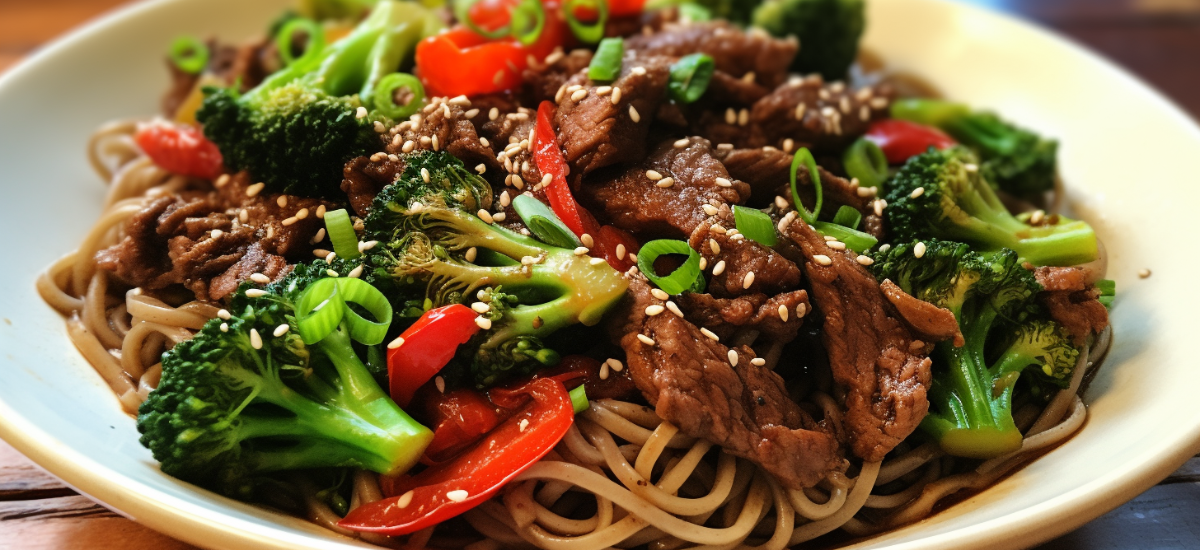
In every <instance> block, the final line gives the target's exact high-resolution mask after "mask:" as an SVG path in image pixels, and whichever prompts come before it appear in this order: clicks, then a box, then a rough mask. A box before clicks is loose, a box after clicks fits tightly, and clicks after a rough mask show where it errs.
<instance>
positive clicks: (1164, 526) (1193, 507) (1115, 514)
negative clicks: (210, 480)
mask: <svg viewBox="0 0 1200 550" xmlns="http://www.w3.org/2000/svg"><path fill="white" fill-rule="evenodd" d="M974 1H975V2H976V3H979V4H984V5H987V6H990V7H992V8H993V9H997V10H1001V11H1007V12H1011V13H1015V14H1019V15H1021V16H1023V17H1026V18H1029V19H1032V20H1034V21H1037V22H1039V23H1041V24H1042V25H1045V26H1047V27H1050V28H1053V29H1056V30H1058V31H1060V32H1062V33H1064V34H1066V35H1067V36H1070V37H1072V38H1074V39H1075V40H1077V41H1079V42H1081V43H1083V44H1086V45H1088V46H1090V47H1091V48H1093V49H1095V50H1097V51H1099V52H1101V53H1103V54H1104V55H1106V56H1108V57H1109V58H1111V59H1113V60H1115V61H1116V62H1118V63H1120V64H1121V65H1123V66H1125V67H1127V68H1129V69H1130V70H1132V71H1133V72H1134V73H1136V74H1138V75H1140V76H1141V77H1142V78H1144V79H1146V80H1147V81H1149V82H1150V83H1152V84H1153V85H1154V86H1156V87H1157V88H1159V89H1160V90H1162V91H1163V92H1165V93H1166V94H1167V95H1168V96H1170V97H1171V98H1172V99H1174V100H1175V101H1176V102H1177V103H1178V104H1180V105H1181V106H1182V107H1183V108H1184V109H1185V110H1187V111H1188V112H1189V113H1191V114H1192V116H1193V117H1198V118H1200V63H1198V62H1197V58H1198V57H1200V0H974ZM123 3H124V1H123V0H0V72H2V71H3V70H4V69H6V68H7V67H8V66H10V65H12V64H13V63H16V62H17V61H19V60H20V59H21V58H22V57H24V56H26V55H28V54H29V53H30V52H31V51H33V50H35V49H36V48H37V47H38V45H40V44H42V43H44V42H46V41H47V40H50V39H52V38H54V37H55V36H58V35H59V34H62V33H63V32H65V31H67V30H68V29H70V28H72V27H74V26H76V25H78V24H80V23H82V22H84V21H86V20H87V19H90V18H92V17H94V16H96V15H97V14H100V13H102V12H104V11H106V10H108V9H111V8H113V7H114V6H117V5H119V4H123ZM10 548H11V549H18V548H19V549H25V550H63V549H68V548H87V549H89V550H141V549H146V550H150V549H154V550H184V549H191V548H193V547H191V546H189V545H187V544H183V543H181V542H178V541H175V540H173V539H171V538H169V537H166V536H164V535H161V534H158V533H155V532H154V531H151V530H149V529H147V528H145V527H142V526H140V525H138V524H136V523H133V522H131V521H129V520H127V519H124V518H122V517H120V516H118V515H116V514H113V513H112V512H109V511H108V510H106V509H104V508H103V507H101V506H98V505H96V504H94V503H92V502H91V501H90V500H88V499H87V498H85V497H82V496H79V495H78V494H76V493H75V492H74V491H72V490H70V489H69V488H67V487H66V486H64V485H63V484H62V482H60V481H58V480H57V479H55V478H54V477H53V476H51V475H49V474H47V473H45V472H43V471H41V470H40V469H38V468H37V467H36V466H34V465H33V464H32V463H31V462H29V461H28V460H27V459H25V457H23V456H21V455H20V453H18V452H17V451H15V450H14V449H12V448H11V447H9V446H8V445H7V444H5V443H4V442H3V441H0V550H3V549H10ZM1126 548H1139V549H1146V550H1160V549H1161V550H1168V549H1170V550H1174V549H1189V548H1200V459H1193V460H1192V461H1190V462H1189V463H1188V464H1187V465H1185V466H1184V467H1183V468H1181V469H1180V470H1179V471H1177V472H1176V473H1175V474H1173V475H1172V476H1171V477H1169V478H1167V479H1166V480H1164V481H1163V482H1162V483H1160V484H1159V485H1157V486H1155V487H1153V488H1151V489H1150V490H1149V491H1146V492H1145V493H1143V494H1142V495H1141V496H1139V497H1138V498H1136V499H1134V500H1133V501H1131V502H1129V503H1127V504H1125V505H1124V506H1122V507H1120V508H1118V509H1116V510H1114V511H1112V512H1110V513H1108V514H1106V515H1104V516H1103V517H1101V518H1099V519H1097V520H1095V521H1093V522H1091V523H1089V524H1087V525H1085V526H1084V527H1082V528H1080V529H1079V530H1077V531H1075V532H1073V533H1070V534H1068V535H1065V536H1063V537H1061V538H1059V539H1057V540H1055V541H1052V542H1050V543H1047V544H1045V545H1043V546H1041V547H1039V550H1079V549H1091V550H1118V549H1126Z"/></svg>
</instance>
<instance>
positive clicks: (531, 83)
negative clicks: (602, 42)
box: [521, 49, 592, 105]
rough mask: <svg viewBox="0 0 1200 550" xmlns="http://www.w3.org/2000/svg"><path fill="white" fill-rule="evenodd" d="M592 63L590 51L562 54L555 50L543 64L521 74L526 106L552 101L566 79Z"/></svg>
mask: <svg viewBox="0 0 1200 550" xmlns="http://www.w3.org/2000/svg"><path fill="white" fill-rule="evenodd" d="M591 62H592V52H591V50H584V49H578V50H571V53H567V54H564V53H563V52H562V50H555V51H554V52H553V53H551V54H550V55H549V56H547V57H546V59H545V63H541V64H538V65H531V66H530V67H529V68H528V69H525V72H523V73H521V77H522V79H523V80H524V81H525V97H526V99H527V102H526V104H527V105H537V104H539V103H541V102H543V101H554V96H555V94H557V93H558V90H559V89H560V88H562V87H563V86H564V85H565V84H566V83H567V79H569V78H571V77H572V76H575V75H576V74H579V71H582V70H584V69H586V68H587V67H588V65H589V64H591Z"/></svg>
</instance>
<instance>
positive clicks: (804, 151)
mask: <svg viewBox="0 0 1200 550" xmlns="http://www.w3.org/2000/svg"><path fill="white" fill-rule="evenodd" d="M801 164H804V166H805V167H806V168H808V177H809V179H810V180H812V184H813V188H814V190H815V191H816V196H817V201H816V204H814V205H813V209H812V211H811V212H810V211H809V210H808V209H807V208H805V207H804V203H802V202H800V189H798V188H797V187H796V170H798V169H799V168H800V165H801ZM789 176H790V177H791V183H792V201H793V202H795V203H796V211H797V212H798V213H799V214H800V219H802V220H804V221H805V222H807V223H808V224H809V225H812V224H813V223H814V222H816V221H817V213H819V212H821V174H820V173H818V172H817V161H816V159H814V158H813V156H812V151H809V150H808V147H801V148H800V150H798V151H796V156H794V157H792V167H791V170H790V171H789Z"/></svg>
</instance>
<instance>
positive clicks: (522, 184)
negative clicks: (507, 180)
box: [512, 174, 525, 189]
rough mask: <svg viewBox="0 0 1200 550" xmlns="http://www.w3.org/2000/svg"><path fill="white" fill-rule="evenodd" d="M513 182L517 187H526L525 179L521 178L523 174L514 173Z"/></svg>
mask: <svg viewBox="0 0 1200 550" xmlns="http://www.w3.org/2000/svg"><path fill="white" fill-rule="evenodd" d="M512 184H513V187H516V188H517V189H524V188H525V180H523V179H521V176H518V175H516V174H513V177H512Z"/></svg>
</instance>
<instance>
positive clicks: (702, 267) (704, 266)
mask: <svg viewBox="0 0 1200 550" xmlns="http://www.w3.org/2000/svg"><path fill="white" fill-rule="evenodd" d="M706 269H708V258H705V257H704V256H700V271H704V270H706Z"/></svg>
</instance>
